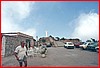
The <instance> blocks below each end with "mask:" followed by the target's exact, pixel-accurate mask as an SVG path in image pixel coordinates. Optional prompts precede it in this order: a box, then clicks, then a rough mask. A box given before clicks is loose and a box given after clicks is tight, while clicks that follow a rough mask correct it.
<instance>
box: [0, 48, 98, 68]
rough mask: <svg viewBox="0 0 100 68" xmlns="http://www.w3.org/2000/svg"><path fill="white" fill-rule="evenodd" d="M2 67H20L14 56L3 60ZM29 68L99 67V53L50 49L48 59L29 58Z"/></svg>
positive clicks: (78, 49) (76, 49)
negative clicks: (53, 67)
mask: <svg viewBox="0 0 100 68" xmlns="http://www.w3.org/2000/svg"><path fill="white" fill-rule="evenodd" d="M2 66H18V62H17V60H16V59H15V57H14V56H9V57H4V58H2ZM28 66H98V53H97V52H91V51H86V50H81V49H80V48H75V49H66V48H64V47H50V48H48V53H47V57H46V58H41V57H40V56H39V55H38V56H37V57H28Z"/></svg>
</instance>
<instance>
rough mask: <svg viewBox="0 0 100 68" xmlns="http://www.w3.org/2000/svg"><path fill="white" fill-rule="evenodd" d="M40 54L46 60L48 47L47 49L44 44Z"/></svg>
mask: <svg viewBox="0 0 100 68" xmlns="http://www.w3.org/2000/svg"><path fill="white" fill-rule="evenodd" d="M40 54H41V57H43V58H45V57H46V54H47V47H46V44H45V43H43V44H42V45H41V46H40Z"/></svg>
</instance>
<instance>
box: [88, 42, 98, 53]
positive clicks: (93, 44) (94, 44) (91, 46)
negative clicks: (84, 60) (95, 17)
mask: <svg viewBox="0 0 100 68" xmlns="http://www.w3.org/2000/svg"><path fill="white" fill-rule="evenodd" d="M97 46H98V42H94V43H91V45H88V46H87V50H91V51H96V47H97Z"/></svg>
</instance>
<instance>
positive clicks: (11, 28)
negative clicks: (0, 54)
mask: <svg viewBox="0 0 100 68" xmlns="http://www.w3.org/2000/svg"><path fill="white" fill-rule="evenodd" d="M31 4H34V2H32V3H31V2H21V1H20V2H18V1H13V2H9V1H7V2H4V1H3V2H2V3H1V9H2V10H1V17H2V18H1V32H2V33H4V32H5V33H6V32H19V31H20V32H24V33H26V34H29V35H32V36H33V35H34V36H35V34H36V29H35V28H31V27H30V28H27V29H26V28H24V26H23V25H21V23H23V22H21V21H23V20H24V19H25V18H27V17H28V16H29V15H30V11H31ZM28 31H31V32H28Z"/></svg>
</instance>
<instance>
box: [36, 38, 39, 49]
mask: <svg viewBox="0 0 100 68" xmlns="http://www.w3.org/2000/svg"><path fill="white" fill-rule="evenodd" d="M36 41H37V46H38V36H36ZM38 47H39V46H38Z"/></svg>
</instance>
